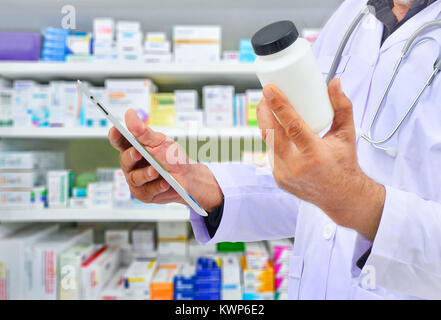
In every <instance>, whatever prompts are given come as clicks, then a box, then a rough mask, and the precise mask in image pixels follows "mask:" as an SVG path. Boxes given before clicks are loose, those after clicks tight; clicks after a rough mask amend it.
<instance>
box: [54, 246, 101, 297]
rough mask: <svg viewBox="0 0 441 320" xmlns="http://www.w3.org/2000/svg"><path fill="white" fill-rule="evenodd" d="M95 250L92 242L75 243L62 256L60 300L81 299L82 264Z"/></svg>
mask: <svg viewBox="0 0 441 320" xmlns="http://www.w3.org/2000/svg"><path fill="white" fill-rule="evenodd" d="M94 252H95V246H94V245H93V244H91V243H84V244H78V245H75V246H73V247H71V248H69V249H67V250H66V251H65V252H63V253H62V254H61V256H60V281H59V288H58V290H59V291H58V292H59V293H60V294H59V298H60V300H80V299H81V265H82V264H83V263H84V262H85V261H86V260H87V259H89V258H90V257H91V256H92V254H93V253H94Z"/></svg>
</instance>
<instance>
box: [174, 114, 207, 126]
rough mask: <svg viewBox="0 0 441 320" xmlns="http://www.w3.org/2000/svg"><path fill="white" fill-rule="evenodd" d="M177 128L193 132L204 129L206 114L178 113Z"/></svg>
mask: <svg viewBox="0 0 441 320" xmlns="http://www.w3.org/2000/svg"><path fill="white" fill-rule="evenodd" d="M176 126H177V127H179V128H183V129H187V130H191V129H200V128H202V127H204V113H203V112H202V111H179V112H178V111H177V112H176Z"/></svg>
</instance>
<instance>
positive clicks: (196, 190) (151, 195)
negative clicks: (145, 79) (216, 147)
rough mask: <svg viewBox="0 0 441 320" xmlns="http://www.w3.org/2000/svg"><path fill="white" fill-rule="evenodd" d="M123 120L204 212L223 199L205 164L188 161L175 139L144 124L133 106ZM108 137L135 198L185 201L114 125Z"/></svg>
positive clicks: (153, 201) (166, 201) (149, 201)
mask: <svg viewBox="0 0 441 320" xmlns="http://www.w3.org/2000/svg"><path fill="white" fill-rule="evenodd" d="M125 120H126V125H127V128H128V129H129V131H130V132H131V133H132V134H133V135H134V136H135V138H136V139H138V141H139V142H140V143H141V144H143V145H144V146H145V147H146V149H147V150H148V151H149V152H150V153H151V154H152V155H153V157H155V158H156V160H158V162H159V163H161V164H162V165H163V167H164V168H165V169H166V170H167V171H168V172H169V173H170V174H171V175H172V176H173V177H174V178H175V179H176V180H177V181H178V182H179V183H180V184H181V185H182V186H183V187H184V188H185V189H186V190H187V191H188V192H189V193H190V195H191V196H192V197H193V198H194V199H195V200H196V201H197V202H198V203H199V204H200V205H201V206H202V207H203V208H204V209H205V210H206V211H207V212H210V211H213V210H214V209H215V208H216V207H218V206H219V205H220V204H221V203H222V198H223V195H222V191H221V189H220V187H219V185H218V183H217V181H216V179H215V178H214V176H213V174H212V173H211V172H210V170H209V169H208V168H207V167H206V166H205V165H203V164H197V163H194V162H192V161H190V159H189V158H188V157H187V155H186V153H185V151H184V150H183V149H182V148H181V147H180V146H179V144H178V143H176V142H175V141H173V140H171V139H168V138H167V137H166V136H165V135H163V134H162V133H158V132H154V131H153V130H152V129H150V128H149V127H148V126H146V125H144V124H143V123H142V121H141V120H140V119H139V117H138V116H137V114H136V112H135V111H134V110H128V111H127V113H126V115H125ZM109 140H110V143H111V144H112V146H113V147H114V148H115V149H117V150H118V151H120V163H121V168H122V170H123V171H124V175H125V177H126V180H127V183H128V184H129V187H130V192H131V193H132V195H133V196H134V197H135V198H137V199H138V200H141V201H143V202H147V203H159V204H164V203H170V202H178V203H182V204H186V203H185V202H184V200H183V199H182V198H181V197H180V196H179V195H178V194H177V192H176V191H175V190H174V189H173V188H171V187H170V185H169V184H168V183H167V182H166V181H165V180H164V179H163V178H162V177H161V176H160V175H159V174H158V172H157V171H156V170H155V169H154V168H153V167H152V166H150V165H149V164H148V163H147V161H146V160H145V159H144V158H143V157H142V156H141V154H140V153H139V152H138V151H136V149H135V148H134V147H132V146H131V145H130V143H129V142H128V141H127V140H126V139H125V138H124V137H123V136H122V135H121V134H120V133H119V131H118V130H117V129H116V128H114V127H113V128H111V129H110V131H109Z"/></svg>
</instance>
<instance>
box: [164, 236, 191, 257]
mask: <svg viewBox="0 0 441 320" xmlns="http://www.w3.org/2000/svg"><path fill="white" fill-rule="evenodd" d="M158 255H159V256H162V257H166V256H180V257H183V256H188V241H186V240H182V241H160V240H159V241H158Z"/></svg>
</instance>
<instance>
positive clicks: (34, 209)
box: [0, 0, 342, 300]
mask: <svg viewBox="0 0 441 320" xmlns="http://www.w3.org/2000/svg"><path fill="white" fill-rule="evenodd" d="M341 2H342V1H341V0H326V1H319V0H308V1H306V0H305V1H300V0H291V1H286V0H273V1H262V0H235V1H233V0H224V1H203V0H162V1H142V0H126V1H115V0H107V1H102V0H94V1H90V0H89V1H86V0H77V1H74V0H72V1H69V2H66V1H58V0H40V1H31V0H28V1H22V0H15V1H12V0H2V10H1V11H0V299H216V300H218V299H286V298H287V294H286V288H287V270H286V269H287V266H288V258H289V252H290V248H292V245H293V239H282V240H280V241H269V242H261V243H252V244H244V243H234V244H230V243H223V244H219V245H217V246H216V245H211V246H201V245H199V244H197V243H196V241H195V240H194V239H192V232H191V227H190V224H189V223H188V219H189V210H188V208H186V207H184V206H181V205H177V204H170V205H149V204H143V203H140V202H139V201H137V200H135V199H134V198H133V197H132V196H131V194H130V191H129V189H128V186H127V184H126V183H125V179H124V176H123V175H122V172H121V171H120V170H119V169H118V167H119V154H118V153H117V152H116V151H114V150H113V149H112V148H111V146H110V144H109V142H108V140H107V139H106V138H107V132H108V130H109V128H110V124H109V123H107V121H106V119H105V118H104V117H103V115H102V114H100V113H99V111H98V110H96V108H95V107H94V106H93V105H92V104H90V103H87V101H86V100H85V99H84V97H83V98H80V96H79V94H78V93H77V91H76V88H75V85H74V84H75V81H76V80H78V79H80V80H82V81H83V82H84V83H85V84H86V85H87V86H89V88H90V89H91V90H92V91H93V93H94V94H95V95H96V96H97V98H98V99H100V100H101V101H102V102H103V103H104V104H105V105H107V106H108V107H109V108H110V109H111V110H112V112H113V113H114V114H116V115H117V116H118V117H119V118H120V119H122V118H123V115H124V112H125V111H126V110H127V109H129V108H134V109H135V110H136V111H137V113H138V115H139V116H140V117H141V119H142V120H143V121H144V122H145V123H146V124H148V125H150V126H152V127H153V128H154V129H156V130H158V131H161V132H163V133H165V134H166V135H168V136H170V137H171V138H174V139H176V140H177V141H178V142H179V143H180V144H182V146H183V147H184V148H185V149H186V151H187V152H188V154H189V156H190V157H191V158H193V159H195V160H199V161H202V162H208V161H244V162H246V163H250V164H253V165H256V166H265V165H267V164H268V160H267V155H266V153H265V146H264V144H263V143H262V141H261V139H260V134H259V131H258V130H257V121H256V115H255V110H256V107H257V104H258V102H259V101H260V99H261V90H260V89H261V88H260V85H259V82H258V80H257V77H256V75H255V72H254V68H253V61H254V59H255V56H254V53H253V50H252V47H251V43H250V38H251V37H252V35H253V34H254V33H255V32H256V31H257V30H258V29H260V28H261V27H263V26H265V25H267V24H269V23H271V22H275V21H278V20H292V21H293V22H294V23H295V24H296V26H297V28H298V29H299V32H300V34H301V35H302V36H303V37H305V38H306V39H308V40H309V41H310V42H311V44H313V43H314V41H315V39H316V38H317V36H318V35H319V33H320V29H321V28H322V27H323V25H324V24H325V23H326V21H327V19H328V18H329V17H330V16H331V15H332V13H333V11H334V10H335V9H336V8H337V7H338V6H339V5H340V4H341ZM17 253H18V254H17ZM100 261H108V263H109V264H108V265H106V267H105V268H104V267H100V265H101V264H100ZM197 270H199V271H197ZM201 270H202V271H201ZM43 271H44V272H43ZM92 273H93V274H95V275H96V277H97V279H96V281H95V282H93V281H92V282H90V281H88V279H90V274H92ZM226 275H229V276H226ZM42 277H43V278H42ZM135 280H136V281H135Z"/></svg>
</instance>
